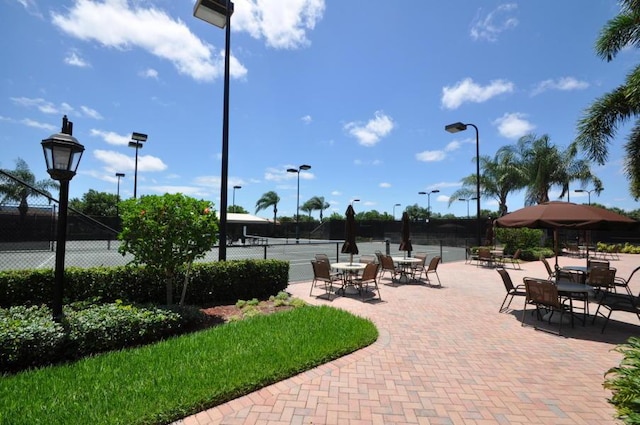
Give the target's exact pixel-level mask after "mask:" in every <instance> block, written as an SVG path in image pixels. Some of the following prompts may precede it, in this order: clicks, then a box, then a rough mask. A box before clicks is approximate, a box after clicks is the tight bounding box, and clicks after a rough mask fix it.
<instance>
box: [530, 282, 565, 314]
mask: <svg viewBox="0 0 640 425" xmlns="http://www.w3.org/2000/svg"><path fill="white" fill-rule="evenodd" d="M522 280H523V281H524V286H525V291H526V292H527V301H528V302H531V303H533V304H536V305H539V306H545V307H551V308H562V303H561V302H560V297H559V296H558V287H557V286H556V285H554V284H553V282H550V281H548V280H545V279H537V278H533V277H525V278H524V279H522Z"/></svg>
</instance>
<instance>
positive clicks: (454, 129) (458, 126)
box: [444, 122, 482, 246]
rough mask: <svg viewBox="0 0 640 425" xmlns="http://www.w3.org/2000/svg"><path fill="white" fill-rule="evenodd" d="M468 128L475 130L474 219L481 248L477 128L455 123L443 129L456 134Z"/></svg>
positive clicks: (472, 125)
mask: <svg viewBox="0 0 640 425" xmlns="http://www.w3.org/2000/svg"><path fill="white" fill-rule="evenodd" d="M468 126H471V127H473V128H474V129H475V130H476V209H477V210H476V219H477V220H478V223H477V226H478V229H477V233H478V234H477V236H478V246H482V231H481V229H482V221H481V219H480V134H479V132H478V127H477V126H476V125H475V124H471V123H467V124H463V123H461V122H455V123H453V124H449V125H446V126H445V127H444V129H445V130H446V131H448V132H449V133H457V132H459V131H465V130H466V129H467V127H468Z"/></svg>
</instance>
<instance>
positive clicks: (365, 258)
mask: <svg viewBox="0 0 640 425" xmlns="http://www.w3.org/2000/svg"><path fill="white" fill-rule="evenodd" d="M359 261H360V262H361V263H375V262H376V256H375V255H361V256H360V260H359Z"/></svg>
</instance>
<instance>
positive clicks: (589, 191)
mask: <svg viewBox="0 0 640 425" xmlns="http://www.w3.org/2000/svg"><path fill="white" fill-rule="evenodd" d="M600 190H604V189H600ZM595 191H596V190H595V189H589V190H587V189H576V190H574V192H576V193H585V192H586V193H587V195H589V205H591V192H595Z"/></svg>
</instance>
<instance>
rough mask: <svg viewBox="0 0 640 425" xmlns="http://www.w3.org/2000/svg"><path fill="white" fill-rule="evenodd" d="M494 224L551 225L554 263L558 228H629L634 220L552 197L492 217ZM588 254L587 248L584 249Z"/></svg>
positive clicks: (548, 226) (497, 225)
mask: <svg viewBox="0 0 640 425" xmlns="http://www.w3.org/2000/svg"><path fill="white" fill-rule="evenodd" d="M494 224H495V226H496V227H528V228H532V229H553V230H554V232H553V238H554V247H555V253H556V268H557V267H558V237H557V233H558V229H576V230H624V229H632V228H634V227H635V226H637V224H638V222H637V221H636V220H634V219H632V218H629V217H626V216H624V215H621V214H618V213H615V212H613V211H609V210H606V209H604V208H600V207H596V206H593V205H581V204H574V203H572V202H562V201H552V202H544V203H542V204H538V205H532V206H530V207H525V208H521V209H519V210H516V211H514V212H512V213H509V214H507V215H504V216H502V217H500V218H498V219H497V220H495V221H494ZM587 258H589V252H587Z"/></svg>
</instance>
